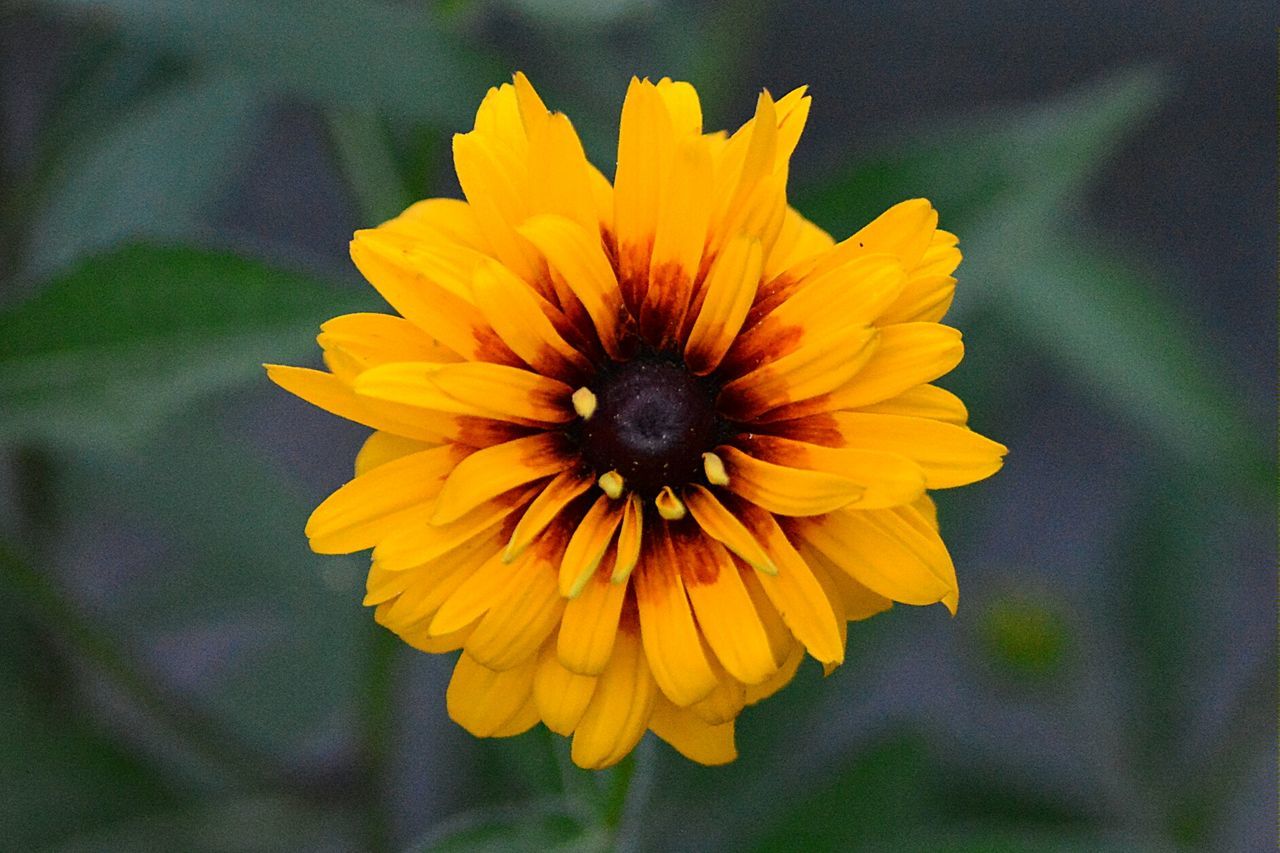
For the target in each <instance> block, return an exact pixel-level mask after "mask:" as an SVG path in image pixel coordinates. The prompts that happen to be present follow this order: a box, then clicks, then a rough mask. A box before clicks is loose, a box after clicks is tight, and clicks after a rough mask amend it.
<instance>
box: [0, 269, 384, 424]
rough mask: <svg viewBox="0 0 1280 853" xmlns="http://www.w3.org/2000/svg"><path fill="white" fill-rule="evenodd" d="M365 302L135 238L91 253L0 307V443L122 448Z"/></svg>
mask: <svg viewBox="0 0 1280 853" xmlns="http://www.w3.org/2000/svg"><path fill="white" fill-rule="evenodd" d="M365 298H366V299H368V297H365ZM358 304H360V300H359V299H358V298H357V297H355V296H347V295H344V294H341V293H340V292H339V291H338V290H337V289H336V288H333V287H330V286H329V285H327V284H326V283H324V282H321V281H317V280H316V279H313V278H311V277H308V276H305V275H301V274H297V273H289V272H283V271H281V270H277V269H273V268H271V267H268V266H266V265H264V264H261V263H257V262H254V261H247V260H243V259H241V258H237V257H235V256H232V255H227V254H218V253H210V252H203V251H196V250H192V249H179V248H155V247H144V246H135V247H131V248H125V249H122V250H119V251H116V252H113V253H111V254H108V255H103V256H100V257H98V258H95V259H93V260H90V261H86V262H84V263H82V264H81V265H79V266H78V267H77V268H75V269H74V270H72V271H71V272H69V273H67V274H66V275H65V276H63V277H61V278H59V279H57V280H56V281H54V282H52V283H51V284H50V285H49V286H48V287H47V288H46V289H45V290H44V291H42V292H41V293H39V294H38V295H37V296H35V297H34V298H32V299H31V300H29V301H27V302H25V303H23V304H20V305H18V306H16V307H15V308H13V309H11V310H9V311H7V312H4V313H0V443H3V442H6V441H7V442H13V441H16V440H43V441H48V442H52V443H55V444H61V445H68V446H99V445H109V446H123V445H126V444H127V443H129V442H130V441H133V440H136V439H137V438H138V437H139V435H140V434H142V433H143V431H145V430H146V429H147V428H149V427H150V426H151V425H153V424H154V423H155V422H156V420H157V419H158V418H161V417H163V416H165V415H167V414H170V413H172V412H174V411H177V410H178V409H180V408H181V407H182V406H183V405H184V404H185V403H187V402H189V401H190V400H191V399H193V398H195V397H198V396H200V395H203V394H206V393H208V392H210V391H213V390H215V389H220V388H226V387H228V386H231V385H233V384H235V383H238V382H242V381H244V380H246V379H249V378H252V377H255V376H258V375H260V372H261V366H260V362H261V361H263V360H264V358H266V357H272V358H288V357H291V356H293V355H295V354H297V355H301V354H302V353H305V352H307V351H308V350H309V348H310V346H311V342H310V340H311V337H312V335H313V334H314V330H315V326H316V325H317V324H318V323H319V322H321V321H322V320H324V319H327V318H328V317H329V316H331V315H332V314H334V313H336V312H337V311H339V310H340V309H341V308H342V307H343V306H347V307H354V306H356V305H358Z"/></svg>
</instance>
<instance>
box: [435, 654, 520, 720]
mask: <svg viewBox="0 0 1280 853" xmlns="http://www.w3.org/2000/svg"><path fill="white" fill-rule="evenodd" d="M535 664H536V661H535V660H532V659H531V660H530V661H529V662H528V663H526V664H525V665H523V666H518V667H515V668H514V669H509V670H506V671H505V672H494V671H493V670H491V669H488V668H487V667H484V666H481V665H480V664H479V663H476V662H475V661H474V660H472V659H471V657H470V656H469V655H467V654H466V653H463V654H462V655H461V656H460V657H459V658H458V663H457V664H456V665H455V666H454V668H453V678H451V679H450V680H449V689H448V691H447V692H446V693H445V704H446V706H447V707H448V709H449V718H450V719H451V720H453V721H454V722H455V723H457V724H458V725H460V726H462V727H463V728H464V729H466V730H467V731H469V732H471V734H473V735H475V736H476V737H494V736H497V735H499V733H500V732H503V730H504V728H508V727H509V726H510V724H511V723H512V722H513V721H515V720H516V719H518V718H519V717H520V716H521V715H522V714H521V712H522V711H524V710H525V707H526V704H527V703H528V701H529V698H530V695H531V694H532V692H533V673H534V668H535ZM530 725H532V723H530ZM526 728H527V727H526ZM511 733H512V734H514V732H511Z"/></svg>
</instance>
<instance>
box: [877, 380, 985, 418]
mask: <svg viewBox="0 0 1280 853" xmlns="http://www.w3.org/2000/svg"><path fill="white" fill-rule="evenodd" d="M858 411H861V412H875V413H876V414H881V415H905V416H907V417H912V418H932V419H933V420H935V421H942V422H943V423H949V424H955V425H956V426H965V425H966V424H968V423H969V410H968V409H967V408H966V407H965V404H964V401H962V400H961V399H960V398H959V397H957V396H956V395H955V394H952V393H951V392H950V391H948V390H946V389H945V388H939V387H938V386H937V385H917V386H915V387H914V388H909V389H908V390H906V391H903V392H902V393H901V394H899V395H897V396H896V397H890V398H889V399H887V400H881V401H880V402H879V403H872V404H871V405H869V406H863V407H862V408H861V409H859V410H858Z"/></svg>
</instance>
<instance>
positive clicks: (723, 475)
mask: <svg viewBox="0 0 1280 853" xmlns="http://www.w3.org/2000/svg"><path fill="white" fill-rule="evenodd" d="M702 470H703V472H704V473H705V474H706V475H707V482H708V483H710V484H711V485H713V486H727V485H729V472H728V471H726V470H725V469H724V460H723V459H721V458H720V457H719V456H717V455H715V454H714V453H704V454H702Z"/></svg>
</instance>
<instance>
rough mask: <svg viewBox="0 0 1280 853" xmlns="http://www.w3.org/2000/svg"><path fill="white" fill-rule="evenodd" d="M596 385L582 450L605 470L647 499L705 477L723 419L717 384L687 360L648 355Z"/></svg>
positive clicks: (607, 373) (614, 368)
mask: <svg viewBox="0 0 1280 853" xmlns="http://www.w3.org/2000/svg"><path fill="white" fill-rule="evenodd" d="M589 387H590V388H591V390H592V391H593V392H594V393H595V395H596V400H597V405H596V410H595V412H594V414H593V415H592V416H591V417H590V418H589V419H588V420H587V421H586V423H585V424H584V425H583V431H582V453H583V456H584V457H585V458H586V460H587V461H588V462H589V463H590V464H591V465H592V466H593V467H594V468H595V470H596V472H597V473H599V474H603V473H605V472H606V471H617V472H618V473H619V474H621V475H622V478H623V481H624V482H625V484H626V488H628V489H631V490H634V491H636V492H638V493H639V494H640V495H641V496H642V497H644V498H650V497H653V496H654V495H656V494H657V493H658V492H659V491H661V489H662V487H663V486H680V485H683V484H684V483H687V482H689V481H690V480H692V479H693V478H695V477H696V476H698V473H699V472H700V471H701V469H702V454H703V453H704V452H706V451H708V450H711V449H712V447H713V445H714V442H715V438H716V433H717V427H718V421H719V419H718V418H717V416H716V409H715V388H714V387H712V386H711V384H710V383H708V382H707V381H705V380H702V379H699V378H698V377H696V376H694V375H693V374H692V373H690V372H689V371H688V370H687V369H685V366H684V364H683V363H679V362H676V361H674V360H669V359H665V358H663V357H661V356H641V357H639V358H636V359H633V360H632V361H628V362H625V363H622V364H614V365H611V366H609V367H608V368H606V369H604V370H602V371H601V372H600V373H599V374H597V376H596V378H595V379H594V380H593V381H592V382H591V384H590V386H589Z"/></svg>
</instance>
